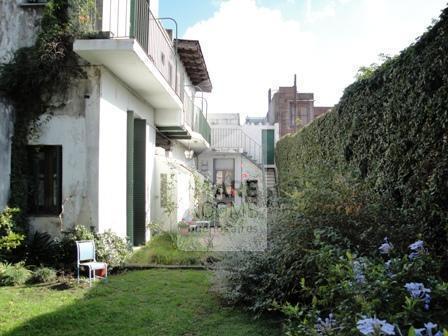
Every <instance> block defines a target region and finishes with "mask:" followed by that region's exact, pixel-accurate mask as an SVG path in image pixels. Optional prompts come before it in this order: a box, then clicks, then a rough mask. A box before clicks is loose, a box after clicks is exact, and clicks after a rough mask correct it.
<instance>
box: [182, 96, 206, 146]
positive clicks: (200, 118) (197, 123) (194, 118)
mask: <svg viewBox="0 0 448 336" xmlns="http://www.w3.org/2000/svg"><path fill="white" fill-rule="evenodd" d="M184 110H185V122H186V123H187V125H188V126H190V127H191V129H192V130H193V131H194V132H197V133H199V134H201V135H202V137H203V138H204V139H205V140H206V141H207V142H208V143H210V141H211V129H210V124H209V123H208V121H207V118H206V117H205V116H204V113H203V111H202V109H201V108H199V107H198V106H196V105H194V102H193V99H192V98H190V97H189V96H188V95H185V98H184Z"/></svg>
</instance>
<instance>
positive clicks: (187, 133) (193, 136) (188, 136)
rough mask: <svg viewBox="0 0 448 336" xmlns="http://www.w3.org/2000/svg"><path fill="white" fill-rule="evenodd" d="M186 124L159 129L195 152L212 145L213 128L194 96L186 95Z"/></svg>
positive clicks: (160, 127)
mask: <svg viewBox="0 0 448 336" xmlns="http://www.w3.org/2000/svg"><path fill="white" fill-rule="evenodd" d="M184 111H185V125H184V127H182V128H178V127H172V126H171V127H170V126H168V127H163V126H159V127H158V129H159V131H160V132H161V133H163V134H164V135H165V136H166V137H168V138H170V139H175V140H177V141H179V142H181V143H182V144H183V145H185V146H187V147H189V148H191V149H193V150H194V151H195V152H202V151H203V150H204V149H206V148H209V147H210V142H211V128H210V125H209V123H208V121H207V118H206V116H205V115H204V112H203V110H202V108H200V107H199V106H197V105H195V103H194V101H193V99H192V98H190V97H189V96H188V95H185V96H184Z"/></svg>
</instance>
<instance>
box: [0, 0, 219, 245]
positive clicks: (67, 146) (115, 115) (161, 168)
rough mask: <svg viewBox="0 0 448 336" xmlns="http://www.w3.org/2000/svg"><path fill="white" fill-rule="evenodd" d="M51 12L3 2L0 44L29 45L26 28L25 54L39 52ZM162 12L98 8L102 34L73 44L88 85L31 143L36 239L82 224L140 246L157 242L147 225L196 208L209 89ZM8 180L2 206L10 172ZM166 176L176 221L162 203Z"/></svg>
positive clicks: (6, 114)
mask: <svg viewBox="0 0 448 336" xmlns="http://www.w3.org/2000/svg"><path fill="white" fill-rule="evenodd" d="M44 6H45V3H35V2H34V1H33V2H32V1H22V0H8V1H5V0H0V13H1V14H0V15H2V16H3V15H5V17H9V18H10V19H8V20H6V21H5V27H6V28H5V31H4V32H3V35H1V36H2V41H1V43H2V45H5V44H8V52H14V51H15V50H17V49H18V48H20V47H22V46H24V43H23V41H19V39H20V34H18V35H15V34H17V32H16V31H15V29H25V32H24V33H23V35H24V36H27V37H28V40H27V41H26V42H27V45H32V44H33V43H34V40H35V36H36V32H37V31H38V29H39V24H38V20H39V17H40V15H41V13H42V10H43V7H44ZM137 11H138V12H137ZM157 11H158V2H157V1H150V7H149V8H148V7H147V1H146V0H131V1H123V2H122V1H117V0H99V1H96V12H95V18H96V20H95V28H96V30H97V31H101V32H102V33H101V34H98V38H89V39H77V40H76V41H75V42H74V45H73V50H74V52H76V53H77V54H78V55H79V56H80V62H81V64H82V66H83V67H84V70H85V72H86V74H87V76H86V78H84V79H80V80H77V81H75V82H74V83H73V85H72V87H71V89H70V91H69V93H68V95H67V97H65V98H64V99H65V101H64V104H63V105H62V106H63V107H61V108H57V109H56V110H55V111H52V113H51V115H44V116H42V118H47V117H49V118H48V121H47V122H45V123H44V124H43V126H42V129H41V130H40V132H39V136H38V137H36V138H33V139H32V140H30V142H29V148H28V153H29V160H30V165H31V167H33V168H32V173H31V174H30V176H29V185H30V186H32V187H31V188H30V190H29V191H28V192H29V195H28V196H29V200H30V201H29V204H30V209H29V210H30V224H31V228H32V230H36V231H45V232H49V233H51V234H53V235H58V234H60V233H61V232H62V231H64V230H68V229H70V228H72V227H73V226H74V225H84V226H87V227H90V228H91V229H92V230H94V231H97V232H104V231H106V230H112V231H113V232H115V233H117V234H119V235H120V236H123V237H125V236H127V237H129V238H130V239H131V241H132V242H133V244H134V245H141V244H144V243H145V242H146V241H147V240H148V239H149V238H150V232H149V230H148V226H147V224H148V223H150V222H154V221H159V222H161V223H165V225H168V224H167V223H170V222H171V221H174V222H176V221H178V220H180V219H181V218H182V214H183V212H184V211H185V210H186V209H187V208H189V207H191V206H192V204H193V202H194V200H193V199H192V195H193V191H192V189H193V188H194V183H192V180H193V179H194V177H195V176H199V178H203V177H202V175H200V174H199V173H198V157H197V154H198V153H200V152H202V151H204V150H206V149H207V148H209V147H210V133H211V131H210V126H209V124H208V121H207V120H206V116H205V113H204V112H203V111H202V110H201V108H200V106H198V105H199V104H197V101H196V99H195V98H196V95H197V92H201V91H203V92H211V89H212V86H211V82H210V78H209V76H208V72H207V67H206V63H205V60H204V57H203V55H202V52H201V48H200V44H199V42H198V41H194V40H180V39H178V40H175V39H173V38H172V33H171V32H170V31H167V30H165V28H164V27H163V25H162V22H161V20H159V19H157V17H158V13H157ZM2 27H3V25H2ZM16 36H17V37H16ZM11 39H17V41H16V43H11V42H10V41H11ZM2 51H3V50H2ZM3 61H7V60H6V59H3ZM12 113H13V111H12V112H11V108H10V107H9V106H7V105H6V104H4V105H1V106H0V117H1V118H3V120H5V123H3V120H2V128H1V129H0V146H1V147H2V148H6V149H8V148H10V139H9V138H8V137H10V134H11V130H10V127H9V126H4V125H9V124H10V121H11V114H12ZM4 156H5V157H3V155H2V156H0V164H1V165H2V167H10V154H9V153H7V154H5V155H4ZM1 174H2V175H4V176H1V178H2V183H1V184H0V193H1V194H2V197H0V202H3V203H5V201H4V199H7V194H8V185H9V181H8V182H5V183H3V181H7V180H8V179H9V176H8V175H9V172H8V170H7V169H5V170H2V171H1ZM167 176H170V177H173V182H172V183H171V184H172V185H173V189H174V193H173V194H172V195H171V196H170V197H174V200H173V202H174V203H175V206H174V210H173V211H172V212H171V213H168V212H167V211H165V209H164V208H163V205H164V204H163V202H162V201H161V199H166V195H163V193H164V192H167V189H166V183H165V181H166V178H167ZM176 195H182V196H181V197H180V198H178V197H177V196H176ZM1 205H2V204H1V203H0V206H1Z"/></svg>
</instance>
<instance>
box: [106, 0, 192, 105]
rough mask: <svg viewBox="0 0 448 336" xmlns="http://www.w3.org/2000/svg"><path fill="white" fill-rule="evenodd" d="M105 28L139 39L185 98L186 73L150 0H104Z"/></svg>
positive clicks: (174, 88) (118, 34) (164, 74)
mask: <svg viewBox="0 0 448 336" xmlns="http://www.w3.org/2000/svg"><path fill="white" fill-rule="evenodd" d="M101 9H102V20H101V22H102V27H101V30H102V31H110V32H111V35H112V38H135V40H136V41H137V42H138V43H139V44H140V46H141V47H142V48H143V50H144V51H145V52H146V54H147V55H148V56H149V58H150V59H151V61H152V62H153V64H154V65H155V67H156V68H157V70H158V71H159V72H160V74H161V75H162V76H163V78H164V79H165V80H166V82H167V83H168V84H169V86H171V88H172V89H173V90H174V92H175V93H176V94H177V96H178V97H179V98H180V99H181V100H183V96H184V93H183V87H182V85H180V83H182V82H183V80H184V78H185V76H186V74H185V73H184V70H183V68H182V67H180V66H179V59H178V55H177V53H176V49H175V46H174V45H173V41H172V37H171V36H170V35H169V34H168V32H167V31H166V30H165V28H164V27H163V26H162V24H161V23H160V20H159V19H158V18H156V17H155V16H154V15H153V13H152V12H151V9H150V6H149V2H148V0H103V2H102V8H101Z"/></svg>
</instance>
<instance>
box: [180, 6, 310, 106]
mask: <svg viewBox="0 0 448 336" xmlns="http://www.w3.org/2000/svg"><path fill="white" fill-rule="evenodd" d="M186 38H192V39H198V40H199V41H200V42H201V46H202V49H203V52H204V56H205V58H206V61H207V66H208V69H209V73H210V76H211V79H212V83H213V86H214V92H213V94H212V95H211V96H210V97H209V103H210V108H211V112H239V113H242V114H256V115H262V114H263V113H265V112H266V110H267V104H266V101H267V98H266V97H267V90H268V88H270V87H272V86H278V85H291V83H292V76H293V74H294V69H293V67H292V66H291V65H292V64H307V63H308V62H309V61H310V60H309V59H307V58H306V57H305V56H307V54H306V53H303V52H301V51H302V50H303V49H304V46H305V45H307V46H310V45H312V42H313V38H312V36H311V34H308V33H304V32H303V31H302V30H301V29H300V24H299V22H297V21H293V20H285V19H284V18H283V17H282V14H281V13H280V11H278V10H272V9H268V8H263V7H259V6H257V4H256V2H255V0H229V1H228V2H224V3H222V4H221V6H220V9H219V10H218V11H217V12H216V13H215V15H214V16H213V17H212V18H210V19H209V20H206V21H203V22H199V23H198V24H196V25H194V26H193V27H191V28H189V29H188V30H187V32H186Z"/></svg>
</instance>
